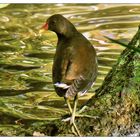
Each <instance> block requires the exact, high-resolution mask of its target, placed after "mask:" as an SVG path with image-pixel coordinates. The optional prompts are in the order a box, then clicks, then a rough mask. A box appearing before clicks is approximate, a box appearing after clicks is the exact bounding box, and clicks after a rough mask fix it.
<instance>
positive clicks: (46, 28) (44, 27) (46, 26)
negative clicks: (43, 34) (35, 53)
mask: <svg viewBox="0 0 140 140" xmlns="http://www.w3.org/2000/svg"><path fill="white" fill-rule="evenodd" d="M48 27H49V26H48V23H45V24H44V25H43V26H42V27H41V29H45V30H48Z"/></svg>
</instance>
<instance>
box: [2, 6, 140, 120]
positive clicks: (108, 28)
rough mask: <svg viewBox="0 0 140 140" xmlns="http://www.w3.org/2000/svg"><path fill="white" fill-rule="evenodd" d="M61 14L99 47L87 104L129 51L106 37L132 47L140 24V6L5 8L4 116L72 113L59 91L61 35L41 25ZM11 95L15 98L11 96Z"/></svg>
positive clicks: (42, 116) (43, 117)
mask: <svg viewBox="0 0 140 140" xmlns="http://www.w3.org/2000/svg"><path fill="white" fill-rule="evenodd" d="M58 13H59V14H62V15H64V16H65V17H66V18H68V19H69V20H70V21H71V22H72V23H73V24H74V25H75V26H76V28H77V29H78V30H79V31H80V32H82V33H83V35H85V36H86V37H87V38H88V39H89V40H90V41H91V43H92V44H93V45H94V47H95V48H96V51H97V54H98V62H99V71H98V77H97V80H96V83H95V85H94V86H93V87H92V88H91V89H90V90H89V92H88V94H87V95H85V96H83V97H80V101H79V102H80V104H82V103H84V102H86V101H87V100H88V99H89V98H90V97H91V96H92V95H93V94H94V90H95V89H97V88H98V87H99V86H100V85H101V84H102V81H103V80H104V77H105V76H106V74H107V73H108V71H109V70H110V69H111V67H112V65H113V64H114V63H115V62H116V60H117V58H118V57H119V55H120V53H121V52H122V50H123V49H124V48H123V47H122V46H120V45H118V44H114V43H112V42H110V41H109V40H108V39H106V38H105V36H107V37H110V38H114V39H116V40H119V41H122V42H124V43H128V42H129V41H130V39H131V38H132V36H133V35H134V34H135V32H136V30H137V26H138V24H139V22H140V4H11V5H8V6H6V7H3V8H1V9H0V96H1V98H0V104H1V105H0V112H1V113H3V114H8V115H11V116H16V117H19V118H24V119H39V120H47V119H55V118H58V117H59V116H61V115H62V114H64V113H66V112H67V106H66V104H65V102H64V99H63V98H60V97H58V96H57V95H56V93H55V92H54V88H53V85H52V72H51V69H52V60H53V57H54V53H55V48H56V42H57V37H56V35H55V34H54V33H52V32H50V31H48V32H44V33H41V34H40V33H39V29H40V27H41V26H42V25H43V24H44V23H45V21H46V19H47V18H48V17H49V16H50V15H53V14H58ZM9 95H11V96H9Z"/></svg>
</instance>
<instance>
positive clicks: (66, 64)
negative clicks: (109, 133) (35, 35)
mask: <svg viewBox="0 0 140 140" xmlns="http://www.w3.org/2000/svg"><path fill="white" fill-rule="evenodd" d="M42 28H43V29H45V30H50V31H53V32H55V33H56V34H57V37H58V42H57V48H56V53H55V57H54V63H53V68H52V73H53V84H54V88H55V91H56V93H57V94H58V95H59V96H60V97H64V99H65V100H66V102H67V105H68V108H69V110H70V113H71V114H72V117H71V120H70V123H71V124H72V126H73V130H74V129H75V130H76V133H77V134H78V135H80V132H79V130H78V128H77V126H76V125H75V122H74V119H75V111H76V106H77V102H78V95H80V96H81V95H84V94H85V93H86V91H87V90H88V89H89V88H90V87H91V86H92V85H93V83H94V81H95V79H96V76H97V56H96V51H95V49H94V47H93V46H92V44H91V43H90V42H89V41H88V40H87V39H86V38H85V37H84V36H83V35H82V34H81V33H80V32H78V31H77V29H76V28H75V27H74V25H73V24H72V23H71V22H70V21H69V20H67V19H66V18H65V17H64V16H62V15H60V14H55V15H52V16H51V17H49V18H48V19H47V21H46V23H45V25H43V27H42ZM72 97H74V107H73V109H72V108H71V105H70V102H69V99H70V98H72Z"/></svg>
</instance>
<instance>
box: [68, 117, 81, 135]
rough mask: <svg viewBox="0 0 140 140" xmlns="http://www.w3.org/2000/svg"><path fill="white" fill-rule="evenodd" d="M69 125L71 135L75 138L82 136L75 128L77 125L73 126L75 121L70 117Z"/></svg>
mask: <svg viewBox="0 0 140 140" xmlns="http://www.w3.org/2000/svg"><path fill="white" fill-rule="evenodd" d="M70 124H71V130H72V133H73V134H74V135H75V136H80V137H81V136H82V135H81V133H80V131H79V129H78V128H77V125H76V124H75V121H74V119H73V118H72V117H71V119H70Z"/></svg>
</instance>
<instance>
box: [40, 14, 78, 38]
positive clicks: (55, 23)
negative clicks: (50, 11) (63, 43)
mask: <svg viewBox="0 0 140 140" xmlns="http://www.w3.org/2000/svg"><path fill="white" fill-rule="evenodd" d="M42 28H43V29H45V30H50V31H53V32H55V33H56V34H57V35H63V36H71V35H72V33H73V32H74V31H75V30H76V29H75V27H74V25H73V24H72V23H71V22H70V21H68V20H67V19H66V18H65V17H63V16H62V15H60V14H55V15H52V16H51V17H49V18H48V19H47V21H46V23H45V24H44V25H43V26H42Z"/></svg>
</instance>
